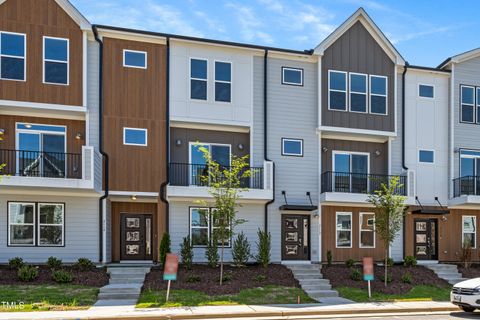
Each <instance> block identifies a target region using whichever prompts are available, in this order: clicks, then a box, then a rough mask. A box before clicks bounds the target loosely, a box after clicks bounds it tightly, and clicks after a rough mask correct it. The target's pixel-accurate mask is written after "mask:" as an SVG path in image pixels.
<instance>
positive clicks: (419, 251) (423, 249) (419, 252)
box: [416, 246, 427, 256]
mask: <svg viewBox="0 0 480 320" xmlns="http://www.w3.org/2000/svg"><path fill="white" fill-rule="evenodd" d="M416 252H417V256H426V255H427V247H426V246H417V248H416Z"/></svg>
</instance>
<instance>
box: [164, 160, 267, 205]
mask: <svg viewBox="0 0 480 320" xmlns="http://www.w3.org/2000/svg"><path fill="white" fill-rule="evenodd" d="M248 169H249V170H250V173H251V174H250V177H248V178H244V179H243V180H242V181H241V187H242V188H245V189H246V191H244V192H242V193H241V198H242V199H243V200H251V201H256V200H257V201H263V200H270V199H273V163H272V162H268V161H266V162H265V163H264V166H263V167H249V168H248ZM207 174H208V166H207V165H202V164H188V163H170V165H169V179H170V184H169V186H168V188H167V197H169V198H177V199H179V198H211V196H210V195H209V193H208V186H209V183H208V181H205V179H204V178H203V177H205V176H206V175H207Z"/></svg>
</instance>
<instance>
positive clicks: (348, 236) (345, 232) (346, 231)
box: [335, 212, 352, 248]
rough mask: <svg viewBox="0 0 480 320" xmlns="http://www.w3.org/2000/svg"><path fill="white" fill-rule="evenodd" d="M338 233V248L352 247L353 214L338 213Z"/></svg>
mask: <svg viewBox="0 0 480 320" xmlns="http://www.w3.org/2000/svg"><path fill="white" fill-rule="evenodd" d="M335 220H336V226H335V228H336V230H335V231H336V232H335V242H336V247H337V248H351V247H352V213H351V212H337V213H336V217H335Z"/></svg>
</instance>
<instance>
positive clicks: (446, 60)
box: [437, 57, 452, 69]
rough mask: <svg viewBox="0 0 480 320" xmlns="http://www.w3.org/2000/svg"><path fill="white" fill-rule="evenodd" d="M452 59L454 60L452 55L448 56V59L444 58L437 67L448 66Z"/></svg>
mask: <svg viewBox="0 0 480 320" xmlns="http://www.w3.org/2000/svg"><path fill="white" fill-rule="evenodd" d="M450 61H452V57H448V58H447V59H445V60H443V62H442V63H440V64H439V65H438V66H437V68H440V69H443V68H444V67H446V66H447V65H448V64H449V63H450Z"/></svg>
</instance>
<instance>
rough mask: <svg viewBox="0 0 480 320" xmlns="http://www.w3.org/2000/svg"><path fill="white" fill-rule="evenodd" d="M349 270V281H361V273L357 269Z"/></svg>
mask: <svg viewBox="0 0 480 320" xmlns="http://www.w3.org/2000/svg"><path fill="white" fill-rule="evenodd" d="M350 270H351V271H350V279H352V280H353V281H360V280H362V273H361V272H360V270H358V269H357V268H351V269H350Z"/></svg>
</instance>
